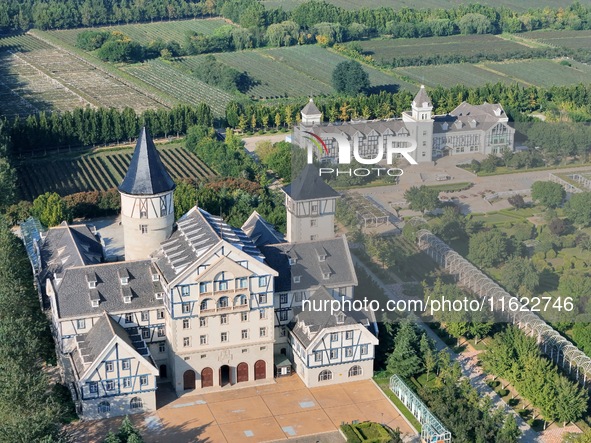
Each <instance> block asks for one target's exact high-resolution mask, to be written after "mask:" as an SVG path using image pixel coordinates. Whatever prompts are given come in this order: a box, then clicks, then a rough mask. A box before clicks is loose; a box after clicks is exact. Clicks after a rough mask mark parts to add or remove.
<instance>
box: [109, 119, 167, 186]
mask: <svg viewBox="0 0 591 443" xmlns="http://www.w3.org/2000/svg"><path fill="white" fill-rule="evenodd" d="M174 188H175V184H174V181H173V180H172V178H171V177H170V175H168V172H167V171H166V168H165V167H164V164H163V163H162V160H160V155H158V151H157V150H156V146H154V142H153V141H152V137H150V133H149V132H148V130H147V129H146V127H145V126H144V127H143V128H142V130H141V132H140V136H139V137H138V139H137V144H136V145H135V150H134V151H133V157H131V163H130V164H129V169H128V170H127V174H125V178H124V179H123V182H122V183H121V185H120V186H119V190H120V191H121V192H123V193H125V194H130V195H154V194H160V193H163V192H168V191H172V190H173V189H174Z"/></svg>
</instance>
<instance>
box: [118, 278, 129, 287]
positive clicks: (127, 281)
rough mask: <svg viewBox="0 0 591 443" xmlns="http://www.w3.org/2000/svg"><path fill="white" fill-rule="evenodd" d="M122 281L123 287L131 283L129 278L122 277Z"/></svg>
mask: <svg viewBox="0 0 591 443" xmlns="http://www.w3.org/2000/svg"><path fill="white" fill-rule="evenodd" d="M120 281H121V284H122V285H126V284H128V283H129V277H121V278H120Z"/></svg>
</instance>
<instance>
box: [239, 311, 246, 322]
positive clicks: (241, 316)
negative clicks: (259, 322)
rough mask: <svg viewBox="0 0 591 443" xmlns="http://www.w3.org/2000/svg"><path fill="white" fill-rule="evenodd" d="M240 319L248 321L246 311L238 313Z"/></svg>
mask: <svg viewBox="0 0 591 443" xmlns="http://www.w3.org/2000/svg"><path fill="white" fill-rule="evenodd" d="M240 320H242V321H248V312H242V313H241V314H240Z"/></svg>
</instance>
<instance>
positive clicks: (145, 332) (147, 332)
mask: <svg viewBox="0 0 591 443" xmlns="http://www.w3.org/2000/svg"><path fill="white" fill-rule="evenodd" d="M151 336H152V334H151V333H150V330H149V329H148V328H143V329H142V338H143V339H144V340H148V339H149V338H150V337H151Z"/></svg>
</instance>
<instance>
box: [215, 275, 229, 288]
mask: <svg viewBox="0 0 591 443" xmlns="http://www.w3.org/2000/svg"><path fill="white" fill-rule="evenodd" d="M220 278H222V279H223V278H224V273H223V272H222V273H221V276H220ZM217 284H218V288H217V290H218V291H227V290H228V281H227V280H219V281H217Z"/></svg>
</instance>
